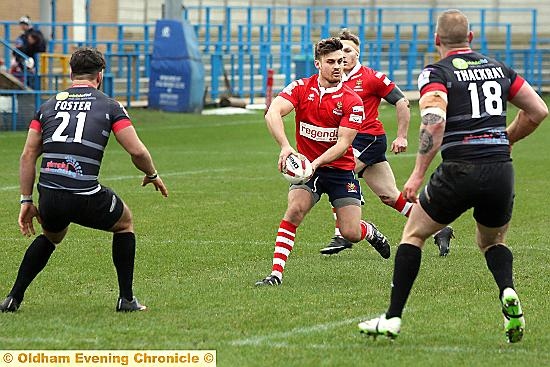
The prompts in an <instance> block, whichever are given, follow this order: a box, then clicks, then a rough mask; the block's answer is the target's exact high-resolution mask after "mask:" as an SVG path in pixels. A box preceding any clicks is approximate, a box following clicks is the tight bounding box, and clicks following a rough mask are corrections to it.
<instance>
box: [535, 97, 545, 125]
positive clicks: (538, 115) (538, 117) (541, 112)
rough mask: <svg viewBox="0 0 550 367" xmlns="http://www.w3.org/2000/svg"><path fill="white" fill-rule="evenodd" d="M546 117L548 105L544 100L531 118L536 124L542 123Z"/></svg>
mask: <svg viewBox="0 0 550 367" xmlns="http://www.w3.org/2000/svg"><path fill="white" fill-rule="evenodd" d="M546 117H548V106H547V105H546V103H544V102H542V103H540V105H539V106H538V108H537V111H536V112H535V113H534V115H533V116H532V117H531V120H532V121H534V122H535V123H536V124H540V123H541V122H542V121H543V120H544V119H545V118H546Z"/></svg>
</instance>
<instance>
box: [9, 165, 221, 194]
mask: <svg viewBox="0 0 550 367" xmlns="http://www.w3.org/2000/svg"><path fill="white" fill-rule="evenodd" d="M227 171H231V170H230V169H229V168H215V169H202V170H196V171H180V172H168V173H162V174H161V177H165V176H185V175H200V174H203V173H210V172H215V173H219V172H227ZM142 177H143V175H128V176H112V177H105V178H101V181H117V180H129V179H134V178H135V179H138V178H142ZM18 188H19V186H4V187H0V191H11V190H15V189H18Z"/></svg>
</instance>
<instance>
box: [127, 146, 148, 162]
mask: <svg viewBox="0 0 550 367" xmlns="http://www.w3.org/2000/svg"><path fill="white" fill-rule="evenodd" d="M128 153H130V156H132V159H134V160H136V159H137V160H141V159H144V158H147V157H148V156H149V151H148V150H147V148H145V146H144V145H142V146H140V147H139V148H137V149H135V150H133V151H130V152H128Z"/></svg>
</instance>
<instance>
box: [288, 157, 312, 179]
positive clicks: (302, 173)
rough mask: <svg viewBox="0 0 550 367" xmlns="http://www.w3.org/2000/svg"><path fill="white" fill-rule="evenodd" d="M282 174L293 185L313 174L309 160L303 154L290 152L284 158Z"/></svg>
mask: <svg viewBox="0 0 550 367" xmlns="http://www.w3.org/2000/svg"><path fill="white" fill-rule="evenodd" d="M282 173H283V176H284V178H286V179H287V181H288V182H290V183H291V184H293V185H300V184H303V183H306V182H307V181H309V179H310V178H311V176H312V175H313V167H312V166H311V162H310V161H309V159H307V158H306V156H304V155H303V154H291V155H289V156H288V157H287V158H286V164H285V167H284V168H283V172H282Z"/></svg>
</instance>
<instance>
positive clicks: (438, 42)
mask: <svg viewBox="0 0 550 367" xmlns="http://www.w3.org/2000/svg"><path fill="white" fill-rule="evenodd" d="M434 34H435V45H436V46H440V45H441V39H440V38H439V35H438V34H437V33H434Z"/></svg>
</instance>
